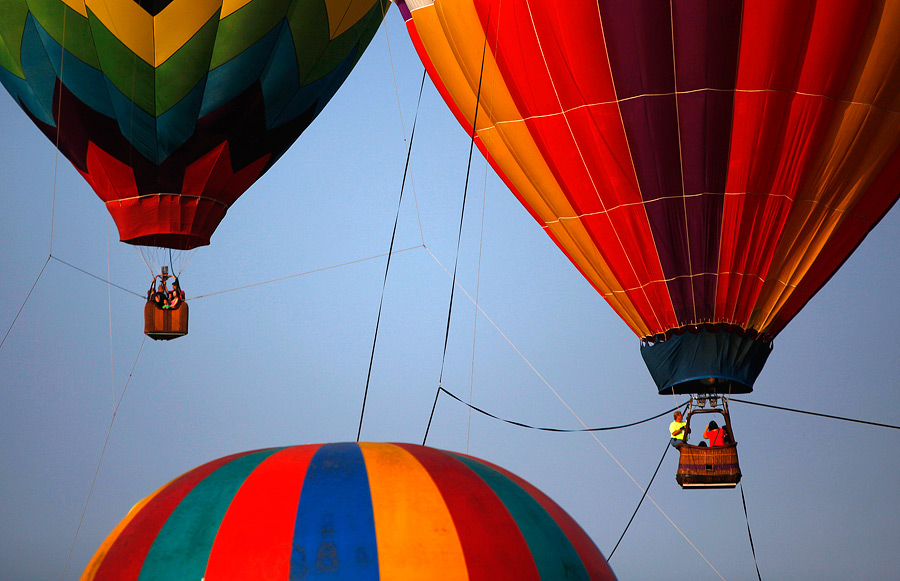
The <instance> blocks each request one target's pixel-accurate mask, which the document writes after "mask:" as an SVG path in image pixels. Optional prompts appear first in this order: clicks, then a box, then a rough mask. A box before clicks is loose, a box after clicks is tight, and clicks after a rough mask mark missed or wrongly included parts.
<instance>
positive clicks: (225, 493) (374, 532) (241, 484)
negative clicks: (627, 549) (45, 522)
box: [82, 443, 615, 581]
mask: <svg viewBox="0 0 900 581" xmlns="http://www.w3.org/2000/svg"><path fill="white" fill-rule="evenodd" d="M614 578H615V577H614V575H613V573H612V571H611V570H610V569H609V566H608V565H607V564H606V560H605V559H604V558H603V555H602V554H601V553H600V551H599V550H598V549H597V547H596V546H595V545H594V543H593V542H592V541H591V540H590V538H589V537H588V536H587V535H586V534H585V533H584V531H583V530H582V529H581V528H580V527H579V526H578V525H577V524H576V523H575V521H573V520H572V518H571V517H569V516H568V515H567V514H566V513H565V512H564V511H563V510H562V509H561V508H560V507H559V506H558V505H556V504H555V503H554V502H553V501H552V500H550V499H549V498H547V497H546V496H545V495H544V494H542V493H541V492H540V491H538V490H537V489H536V488H534V487H533V486H531V485H530V484H528V483H527V482H525V481H523V480H522V479H520V478H518V477H516V476H514V475H513V474H510V473H509V472H507V471H505V470H503V469H501V468H499V467H497V466H494V465H492V464H489V463H487V462H484V461H482V460H478V459H476V458H472V457H470V456H465V455H462V454H455V453H452V452H444V451H440V450H435V449H433V448H427V447H424V446H417V445H413V444H375V443H359V444H357V443H338V444H311V445H305V446H293V447H287V448H271V449H267V450H258V451H254V452H245V453H242V454H235V455H233V456H228V457H225V458H221V459H219V460H215V461H213V462H210V463H208V464H204V465H203V466H200V467H199V468H195V469H194V470H191V471H190V472H187V473H186V474H184V475H182V476H180V477H178V478H176V479H175V480H173V481H172V482H170V483H168V484H166V485H165V486H163V487H162V488H160V489H159V490H158V491H156V492H155V493H153V494H152V495H150V496H149V497H148V498H146V499H144V500H143V501H141V502H140V503H138V505H137V506H135V507H134V508H133V509H132V510H131V512H129V514H128V516H127V517H125V519H124V520H123V521H122V522H121V523H120V524H119V525H118V526H117V527H116V529H115V530H114V531H113V532H112V533H111V534H110V535H109V537H108V538H107V539H106V541H105V542H104V543H103V545H102V546H101V547H100V549H99V550H98V551H97V553H96V555H95V556H94V558H93V559H92V561H91V562H90V564H89V565H88V567H87V569H86V571H85V572H84V575H83V576H82V579H83V580H84V581H88V580H98V581H99V580H106V579H115V580H117V581H127V580H129V579H140V580H141V581H148V580H166V581H169V580H171V579H196V580H200V579H204V580H205V581H219V580H231V579H233V580H236V581H237V580H240V581H246V580H248V579H267V580H268V579H284V580H287V579H333V580H338V579H347V580H353V581H363V580H367V579H371V580H377V579H398V580H403V579H409V580H415V581H424V580H427V579H434V580H441V581H452V580H457V579H459V580H463V579H470V580H473V581H474V580H478V579H481V580H484V581H498V580H504V579H509V580H511V581H512V580H515V581H528V580H539V579H571V580H601V579H614Z"/></svg>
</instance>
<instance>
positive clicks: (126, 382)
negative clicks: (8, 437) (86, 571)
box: [59, 336, 147, 581]
mask: <svg viewBox="0 0 900 581" xmlns="http://www.w3.org/2000/svg"><path fill="white" fill-rule="evenodd" d="M146 341H147V337H146V336H145V337H144V339H143V341H141V346H140V347H139V348H138V352H137V356H136V357H135V358H134V364H133V365H132V366H131V372H130V373H129V374H128V379H127V380H126V381H125V386H124V387H122V393H121V395H119V401H118V402H117V403H116V407H115V409H113V413H112V418H110V420H109V428H107V430H106V439H105V440H103V448H102V449H101V450H100V459H99V460H98V461H97V469H96V470H94V478H93V480H91V486H90V488H89V489H88V495H87V499H85V501H84V508H83V509H82V511H81V518H80V519H78V526H77V527H76V528H75V537H74V538H73V539H72V545H71V546H70V547H69V553H68V554H67V555H66V563H65V565H64V566H63V570H62V573H61V574H60V576H59V578H60V581H62V578H63V576H65V574H66V569H67V568H68V567H69V560H70V559H71V558H72V550H73V549H74V548H75V542H76V541H77V540H78V533H79V532H80V531H81V525H82V523H84V515H85V514H86V513H87V509H88V505H89V504H90V502H91V495H92V494H93V493H94V486H95V485H96V484H97V476H98V475H99V474H100V465H101V464H103V456H104V455H105V454H106V446H107V445H108V444H109V435H110V434H111V433H112V429H113V424H114V423H115V421H116V415H117V414H118V413H119V406H121V405H122V400H124V399H125V392H126V391H127V390H128V384H129V383H131V378H132V377H133V376H134V369H135V368H136V367H137V364H138V360H139V359H140V358H141V351H143V349H144V343H145V342H146Z"/></svg>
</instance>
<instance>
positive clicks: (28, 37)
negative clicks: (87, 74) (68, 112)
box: [4, 14, 56, 127]
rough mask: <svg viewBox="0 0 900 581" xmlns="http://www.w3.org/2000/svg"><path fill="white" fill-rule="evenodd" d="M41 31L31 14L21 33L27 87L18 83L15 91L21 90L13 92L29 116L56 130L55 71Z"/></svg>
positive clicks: (22, 60)
mask: <svg viewBox="0 0 900 581" xmlns="http://www.w3.org/2000/svg"><path fill="white" fill-rule="evenodd" d="M38 28H39V27H38V25H37V23H36V22H35V20H34V17H33V16H32V15H31V14H29V15H28V19H27V20H26V22H25V30H24V32H23V34H22V47H21V53H20V59H21V64H22V72H23V73H24V74H25V78H26V79H27V85H25V86H22V85H19V83H16V86H15V88H17V89H20V90H19V91H16V92H12V91H10V92H11V93H12V95H13V96H14V97H15V98H16V100H18V101H20V103H21V104H22V105H23V106H24V108H25V109H27V110H28V112H29V113H31V114H32V115H34V116H35V117H37V118H38V119H39V120H41V121H43V122H44V123H46V124H47V125H50V126H52V127H55V126H56V122H55V121H54V120H53V94H54V91H55V89H56V71H55V70H54V69H53V63H52V62H51V61H50V59H49V57H48V56H47V52H46V50H45V49H44V44H43V43H42V42H41V35H40V34H39V32H38ZM4 84H6V83H4ZM7 88H9V85H7Z"/></svg>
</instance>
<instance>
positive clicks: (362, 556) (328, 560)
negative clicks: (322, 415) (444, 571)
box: [290, 443, 379, 581]
mask: <svg viewBox="0 0 900 581" xmlns="http://www.w3.org/2000/svg"><path fill="white" fill-rule="evenodd" d="M334 496H337V497H338V498H341V499H343V502H341V503H333V502H329V499H330V498H333V497H334ZM290 578H291V579H321V578H325V579H336V580H337V579H340V580H347V581H353V580H354V579H356V580H361V581H365V580H367V579H373V580H377V579H378V578H379V577H378V545H377V542H376V537H375V520H374V516H373V513H372V499H371V496H370V495H369V480H368V475H367V473H366V466H365V462H364V461H363V456H362V452H361V451H360V449H359V446H358V445H357V444H351V443H346V444H332V445H329V446H323V447H321V448H319V450H318V451H317V452H316V454H315V456H313V459H312V461H311V462H310V464H309V470H308V471H307V474H306V478H305V480H304V481H303V492H302V494H301V496H300V504H299V506H298V507H297V516H296V525H295V529H294V537H293V542H292V543H291V577H290Z"/></svg>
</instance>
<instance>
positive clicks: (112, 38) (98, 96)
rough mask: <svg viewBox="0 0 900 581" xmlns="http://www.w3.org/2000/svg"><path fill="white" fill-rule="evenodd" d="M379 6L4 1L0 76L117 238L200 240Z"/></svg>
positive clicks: (341, 70)
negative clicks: (95, 199)
mask: <svg viewBox="0 0 900 581" xmlns="http://www.w3.org/2000/svg"><path fill="white" fill-rule="evenodd" d="M387 7H388V4H387V0H153V1H150V0H39V1H38V0H8V1H5V2H2V3H0V82H2V83H3V85H4V86H5V87H6V89H7V90H8V91H9V93H10V94H11V95H12V96H13V98H14V99H15V100H16V102H17V103H18V104H19V105H20V106H21V107H22V109H24V110H25V112H26V113H27V114H28V116H29V117H30V118H31V119H32V121H33V122H34V123H35V125H37V126H38V127H39V128H40V129H41V131H43V132H44V134H46V135H47V137H48V138H50V140H51V141H53V143H54V144H57V145H58V147H59V149H60V151H61V152H62V153H63V154H64V155H65V156H66V157H67V158H68V159H69V161H71V162H72V164H73V165H74V166H75V168H76V169H77V170H78V171H79V172H80V173H81V175H82V176H84V178H85V179H86V180H87V181H88V183H90V185H91V187H92V188H93V189H94V191H95V192H96V193H97V195H98V196H100V199H102V200H103V202H104V203H105V204H106V207H107V209H108V210H109V212H110V214H111V215H112V217H113V219H114V220H115V222H116V225H117V226H118V228H119V235H120V238H121V239H122V241H123V242H127V243H129V244H136V245H145V246H159V247H164V248H171V249H181V250H187V249H191V248H195V247H198V246H203V245H206V244H209V240H210V236H212V234H213V232H214V231H215V229H216V227H217V226H218V224H219V222H220V221H221V220H222V218H223V217H224V216H225V212H226V211H227V210H228V209H229V208H230V207H231V205H232V204H233V203H234V202H235V200H237V198H238V196H240V195H241V194H242V193H243V192H244V191H245V190H246V189H247V188H249V187H250V185H251V184H253V182H254V181H256V180H257V179H258V178H259V177H260V176H261V175H262V174H263V173H265V172H266V170H268V169H269V168H270V167H272V165H273V164H274V163H275V162H276V161H277V160H278V158H279V157H281V155H282V154H283V153H284V152H285V151H286V150H287V149H288V147H290V145H291V144H292V143H293V142H294V140H295V139H297V137H298V136H299V135H300V133H302V132H303V130H304V129H306V127H307V126H308V125H309V124H310V123H311V122H312V120H313V119H314V118H315V117H316V115H318V113H319V112H320V111H321V110H322V108H323V107H324V106H325V104H326V103H328V101H329V99H331V97H332V96H333V95H334V94H335V92H336V91H337V89H338V88H339V87H340V86H341V83H343V81H344V79H346V77H347V75H348V74H349V73H350V71H351V70H352V69H353V66H354V65H355V64H356V62H357V61H358V60H359V58H360V56H361V55H362V53H363V50H364V49H365V48H366V46H367V45H368V44H369V42H370V41H371V39H372V36H373V35H374V33H375V31H376V30H377V28H378V26H379V24H380V23H381V21H382V19H383V17H384V12H385V10H386V9H387Z"/></svg>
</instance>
